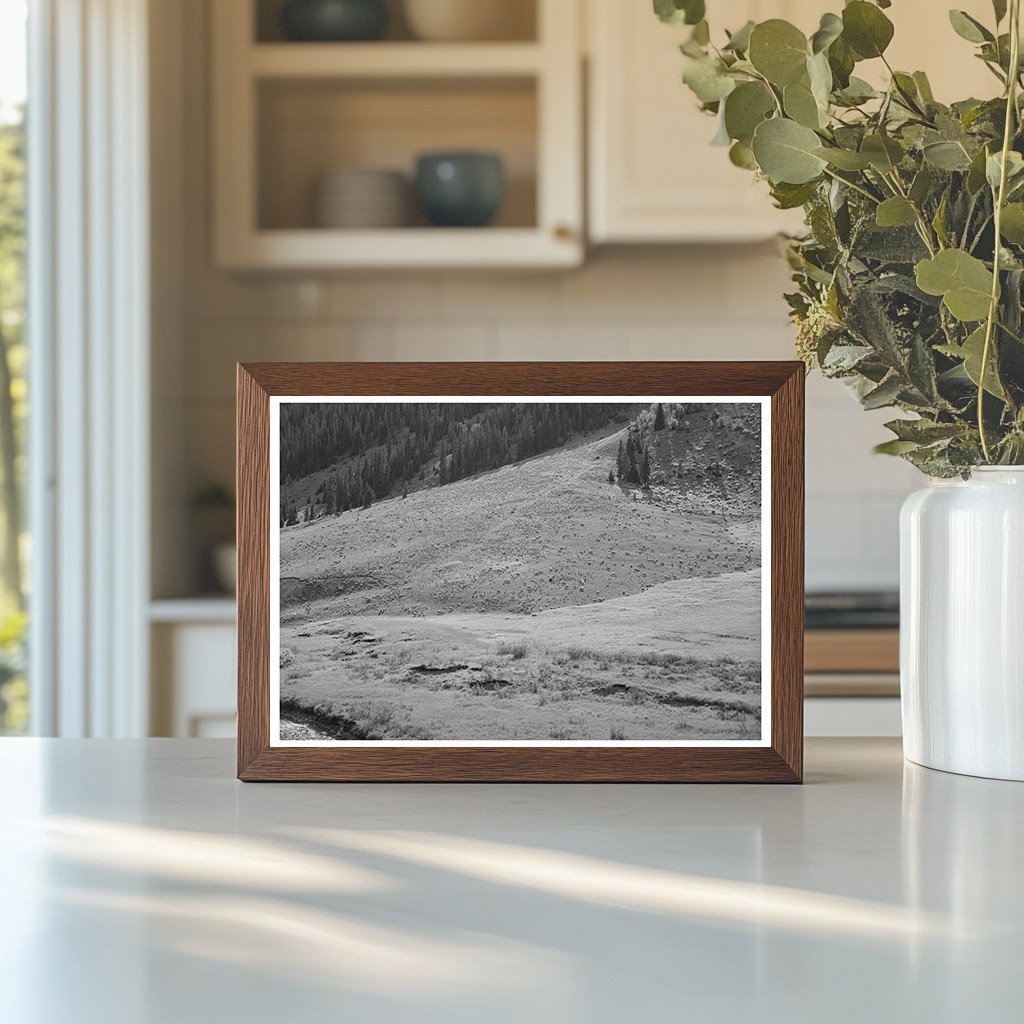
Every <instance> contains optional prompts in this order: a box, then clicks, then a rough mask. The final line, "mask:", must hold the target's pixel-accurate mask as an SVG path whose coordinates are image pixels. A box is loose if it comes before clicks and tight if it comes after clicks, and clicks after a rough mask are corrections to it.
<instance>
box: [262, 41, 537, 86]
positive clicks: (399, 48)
mask: <svg viewBox="0 0 1024 1024" xmlns="http://www.w3.org/2000/svg"><path fill="white" fill-rule="evenodd" d="M245 59H246V63H247V64H248V65H249V68H250V70H251V72H252V74H253V75H254V76H255V77H257V78H337V77H342V76H344V77H360V78H369V77H376V78H409V77H414V76H417V75H421V76H422V75H430V76H438V77H447V76H459V75H474V76H477V77H485V76H491V75H535V74H537V73H539V72H540V70H541V66H542V61H543V51H542V50H541V49H540V47H538V46H537V45H536V44H535V43H416V42H390V43H304V44H302V45H301V46H300V45H297V44H295V43H272V44H271V43H268V44H264V45H262V46H252V47H250V48H249V49H248V52H247V55H246V58H245Z"/></svg>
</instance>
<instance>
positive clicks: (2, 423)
mask: <svg viewBox="0 0 1024 1024" xmlns="http://www.w3.org/2000/svg"><path fill="white" fill-rule="evenodd" d="M26 15H27V4H26V0H0V735H3V734H11V733H22V732H25V731H27V729H28V726H29V702H28V679H27V671H26V664H27V658H26V650H25V639H26V635H27V633H26V625H27V613H26V601H27V595H26V592H25V589H26V588H25V581H26V578H27V575H26V560H27V558H28V556H29V546H28V537H27V532H26V528H25V522H26V518H25V469H26V467H25V440H26V438H25V432H26V417H27V412H28V393H27V387H26V370H27V365H26V364H27V350H26V343H25V273H24V270H25V105H26V33H25V21H26Z"/></svg>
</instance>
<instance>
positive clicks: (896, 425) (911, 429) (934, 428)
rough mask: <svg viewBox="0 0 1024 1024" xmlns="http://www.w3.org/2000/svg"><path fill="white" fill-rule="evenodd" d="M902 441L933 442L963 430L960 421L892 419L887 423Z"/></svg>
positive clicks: (945, 438)
mask: <svg viewBox="0 0 1024 1024" xmlns="http://www.w3.org/2000/svg"><path fill="white" fill-rule="evenodd" d="M885 428H886V430H891V431H892V432H893V433H894V434H895V435H896V437H897V438H898V439H899V440H901V441H916V442H917V443H918V444H933V443H934V442H935V441H944V440H948V439H949V438H951V437H956V436H957V434H960V433H962V432H963V429H964V428H963V426H962V425H961V424H959V423H936V422H934V421H933V420H927V419H920V420H892V421H890V422H889V423H886V425H885Z"/></svg>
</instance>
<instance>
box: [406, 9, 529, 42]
mask: <svg viewBox="0 0 1024 1024" xmlns="http://www.w3.org/2000/svg"><path fill="white" fill-rule="evenodd" d="M404 7H405V17H406V21H408V23H409V28H410V29H411V30H412V33H413V35H415V36H416V38H417V39H423V40H427V41H430V42H474V41H485V40H498V39H530V38H533V36H534V26H533V21H534V11H533V4H532V3H531V2H528V0H519V2H515V0H404Z"/></svg>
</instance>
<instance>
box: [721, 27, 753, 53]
mask: <svg viewBox="0 0 1024 1024" xmlns="http://www.w3.org/2000/svg"><path fill="white" fill-rule="evenodd" d="M755 24H756V23H755V22H753V21H748V22H747V23H746V25H744V26H743V28H741V29H737V30H736V31H735V32H733V33H732V35H730V36H729V42H727V43H726V44H725V47H724V49H726V50H732V51H733V52H734V53H746V52H747V50H748V48H749V47H750V33H751V32H753V31H754V25H755Z"/></svg>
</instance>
